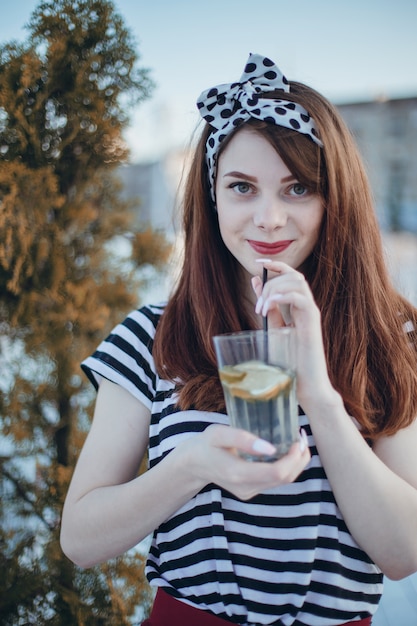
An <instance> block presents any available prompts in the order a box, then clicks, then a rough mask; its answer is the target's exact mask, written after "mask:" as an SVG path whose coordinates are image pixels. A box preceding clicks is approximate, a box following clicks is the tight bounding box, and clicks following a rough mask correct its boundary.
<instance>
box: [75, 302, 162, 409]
mask: <svg viewBox="0 0 417 626" xmlns="http://www.w3.org/2000/svg"><path fill="white" fill-rule="evenodd" d="M163 310H164V307H163V305H158V306H145V307H142V308H140V309H138V310H136V311H132V312H131V313H130V314H129V315H128V316H127V317H126V319H125V320H124V321H123V322H122V323H121V324H118V325H117V326H116V327H115V328H114V329H113V330H112V332H111V333H110V335H109V336H108V337H107V338H106V339H105V340H104V341H102V342H101V344H100V345H99V346H98V348H97V350H96V351H95V352H94V353H93V354H92V355H91V356H89V357H88V358H86V359H85V360H84V361H83V362H82V363H81V368H82V370H83V371H84V373H85V374H86V375H87V376H88V378H89V379H90V381H91V382H92V383H93V385H94V387H95V388H96V389H98V387H99V385H100V382H101V381H102V379H103V378H106V379H107V380H110V381H111V382H114V383H116V384H118V385H120V386H121V387H123V388H124V389H126V390H127V391H129V392H130V393H131V394H132V395H133V396H134V397H135V398H137V399H138V400H139V401H140V402H142V404H143V405H144V406H146V408H148V409H150V408H151V406H152V402H153V398H154V396H155V390H156V386H157V378H158V375H157V372H156V368H155V364H154V360H153V357H152V347H153V341H154V337H155V330H156V326H157V324H158V321H159V319H160V317H161V315H162V313H163Z"/></svg>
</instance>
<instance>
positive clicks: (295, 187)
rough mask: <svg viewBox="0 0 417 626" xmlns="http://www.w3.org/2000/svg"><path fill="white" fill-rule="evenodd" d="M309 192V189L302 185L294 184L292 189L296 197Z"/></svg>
mask: <svg viewBox="0 0 417 626" xmlns="http://www.w3.org/2000/svg"><path fill="white" fill-rule="evenodd" d="M307 192H308V190H307V187H305V186H304V185H303V184H301V183H294V185H293V186H292V187H291V193H292V195H294V196H304V195H305V194H306V193H307Z"/></svg>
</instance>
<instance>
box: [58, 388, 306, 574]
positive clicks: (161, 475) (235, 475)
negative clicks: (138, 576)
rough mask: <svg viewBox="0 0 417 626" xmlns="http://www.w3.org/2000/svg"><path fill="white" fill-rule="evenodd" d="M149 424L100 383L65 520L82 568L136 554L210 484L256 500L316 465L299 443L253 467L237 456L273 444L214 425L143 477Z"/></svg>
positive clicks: (123, 395)
mask: <svg viewBox="0 0 417 626" xmlns="http://www.w3.org/2000/svg"><path fill="white" fill-rule="evenodd" d="M179 415H180V414H179ZM149 419H150V415H149V411H148V410H147V409H146V408H145V407H144V405H142V404H141V403H140V402H139V401H138V400H136V399H135V398H134V397H133V396H132V395H131V394H130V393H129V392H127V391H125V390H124V389H123V388H121V387H120V386H118V385H115V384H114V383H111V382H109V381H107V380H104V381H103V382H102V383H101V385H100V389H99V392H98V397H97V404H96V409H95V414H94V419H93V424H92V427H91V430H90V433H89V435H88V437H87V439H86V442H85V444H84V447H83V449H82V452H81V455H80V458H79V460H78V463H77V466H76V469H75V471H74V475H73V478H72V481H71V485H70V488H69V490H68V495H67V498H66V502H65V506H64V510H63V516H62V526H61V545H62V548H63V550H64V552H65V553H66V555H67V556H68V557H69V558H70V559H71V560H72V561H74V562H75V563H77V564H78V565H80V566H81V567H89V566H91V565H94V564H96V563H99V562H102V561H104V560H107V559H109V558H112V557H115V556H118V555H120V554H122V553H123V552H125V551H126V550H128V549H130V548H131V547H133V546H135V545H136V544H137V543H139V541H141V540H142V539H143V538H145V537H146V536H147V535H148V534H149V533H150V532H152V531H153V530H154V529H155V528H157V527H158V526H159V525H160V524H161V523H162V522H163V521H165V520H166V519H168V518H169V517H170V516H171V515H173V514H174V513H175V512H176V511H177V510H178V509H179V508H180V507H181V506H183V505H184V504H185V503H186V502H188V500H190V498H192V497H193V496H194V495H195V494H196V493H198V491H200V490H201V489H202V488H203V487H204V486H205V485H207V484H209V483H215V484H218V485H220V486H221V487H223V488H224V489H227V490H228V491H230V492H232V493H234V494H235V495H237V496H238V497H240V498H242V499H249V498H251V497H253V496H254V495H255V494H257V493H259V492H260V491H262V490H264V489H267V488H269V487H272V486H274V485H276V484H281V483H284V482H290V481H292V480H294V479H295V478H296V477H297V476H298V474H299V473H300V472H301V471H302V470H303V469H304V467H305V466H306V465H307V463H308V461H309V459H310V455H309V451H308V448H305V447H303V446H300V445H299V444H298V443H297V444H294V445H293V446H292V448H291V450H290V453H289V454H288V455H287V456H286V457H285V458H283V459H281V460H279V461H277V462H276V463H248V462H246V461H244V460H242V459H240V458H239V457H238V456H237V455H236V453H235V450H236V449H237V448H239V449H242V450H245V451H246V452H252V453H253V452H258V453H259V454H262V453H271V451H272V450H271V449H270V447H271V444H268V443H267V442H264V441H262V440H258V439H256V437H255V436H254V435H251V434H250V433H247V432H245V431H242V430H238V429H234V428H230V427H228V426H222V425H213V426H209V427H208V428H207V429H206V430H205V431H204V432H203V433H200V434H196V435H192V436H190V438H189V439H188V440H186V441H184V442H182V443H181V444H179V445H178V447H176V448H175V449H174V450H173V451H172V452H170V453H169V454H168V455H167V456H166V457H165V458H164V459H163V460H162V461H160V462H159V463H158V464H157V465H156V466H155V467H153V468H152V469H150V470H148V471H147V472H145V473H144V474H142V475H140V476H137V472H138V468H139V465H140V462H141V459H142V458H143V455H144V453H145V450H146V447H147V445H148V429H149ZM265 446H266V447H265ZM268 446H269V447H268Z"/></svg>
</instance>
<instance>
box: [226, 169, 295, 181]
mask: <svg viewBox="0 0 417 626" xmlns="http://www.w3.org/2000/svg"><path fill="white" fill-rule="evenodd" d="M226 176H231V177H233V178H244V179H245V180H249V181H250V182H253V183H257V182H258V179H257V177H256V176H250V175H249V174H245V173H243V172H236V171H233V172H227V173H226V174H223V178H226ZM290 180H296V178H295V176H293V175H292V174H290V175H289V176H284V178H281V183H288V182H289V181H290Z"/></svg>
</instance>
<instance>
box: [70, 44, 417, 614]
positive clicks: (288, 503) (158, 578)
mask: <svg viewBox="0 0 417 626" xmlns="http://www.w3.org/2000/svg"><path fill="white" fill-rule="evenodd" d="M198 106H199V109H200V112H201V115H202V116H203V117H204V118H205V120H206V124H205V127H204V130H203V132H202V135H201V139H200V142H199V143H198V145H197V147H196V150H195V156H194V159H193V162H192V165H191V168H190V172H189V176H188V183H187V186H186V190H185V197H184V221H183V225H184V233H185V251H184V263H183V269H182V273H181V277H180V280H179V283H178V285H177V286H176V288H175V290H174V292H173V294H172V295H171V297H170V299H169V301H168V303H167V304H166V305H160V306H146V307H143V308H141V309H140V310H138V311H135V312H133V313H131V314H130V315H129V316H128V318H127V319H126V320H125V321H124V322H123V323H122V324H120V325H119V326H117V327H116V328H115V329H114V331H113V332H112V333H111V335H110V336H109V337H108V338H107V339H106V340H105V341H104V342H103V343H102V344H101V345H100V346H99V348H98V350H97V351H96V352H95V354H94V355H93V356H91V357H89V358H87V359H86V361H85V362H84V363H83V368H84V370H85V371H86V373H87V374H88V376H89V377H90V378H91V380H92V381H93V383H94V384H95V386H96V387H99V391H98V397H97V406H96V411H95V416H94V420H93V423H92V427H91V431H90V433H89V435H88V438H87V440H86V443H85V446H84V448H83V450H82V452H81V455H80V458H79V461H78V464H77V467H76V470H75V473H74V476H73V479H72V483H71V486H70V489H69V492H68V496H67V500H66V504H65V507H64V513H63V519H62V546H63V549H64V551H65V552H66V554H67V555H68V556H69V558H71V559H72V560H73V561H75V562H76V563H78V564H79V565H81V566H83V567H88V566H91V565H93V564H95V563H98V562H100V561H103V560H106V559H109V558H111V557H114V556H116V555H119V554H121V553H123V552H124V551H125V550H128V549H129V548H131V547H132V546H134V545H136V544H137V543H138V542H139V541H140V540H141V539H143V538H144V537H146V536H147V535H148V534H149V533H153V541H152V546H151V549H150V554H149V558H148V564H147V576H148V579H149V581H150V582H151V584H152V585H155V586H156V587H157V588H158V593H157V595H156V600H155V605H154V608H153V611H152V614H151V617H150V619H149V620H147V621H146V622H145V623H146V624H149V625H151V626H162V625H168V624H169V625H170V626H173V625H176V624H178V625H179V624H180V625H181V626H187V625H198V626H204V625H213V626H215V625H216V624H218V625H219V626H220V624H228V623H232V624H240V625H242V626H243V625H244V626H249V625H255V624H256V625H259V624H262V625H264V624H275V625H278V624H279V625H285V626H337V625H341V624H351V623H353V624H357V625H365V624H370V622H371V616H372V615H373V613H374V612H375V611H376V608H377V606H378V601H379V599H380V596H381V593H382V578H383V574H385V575H387V576H388V577H390V578H394V579H398V578H401V577H404V576H407V575H408V574H411V573H412V572H414V571H416V570H417V542H416V531H417V455H416V454H415V450H416V447H417V422H416V420H415V418H416V416H417V367H416V366H417V350H416V335H415V328H416V327H417V311H416V309H415V308H413V307H412V306H411V304H409V303H408V302H407V301H406V300H404V298H402V297H401V296H400V295H399V294H398V293H397V292H396V291H395V290H394V288H393V287H392V285H391V283H390V280H389V278H388V275H387V270H386V267H385V264H384V258H383V251H382V247H381V241H380V235H379V232H378V227H377V222H376V218H375V213H374V209H373V206H372V201H371V195H370V191H369V186H368V182H367V180H366V176H365V174H364V170H363V166H362V164H361V161H360V158H359V157H358V153H357V150H356V148H355V146H354V144H353V141H352V138H351V137H350V135H349V133H348V131H347V130H346V128H345V126H344V124H343V122H342V120H341V119H340V117H339V115H338V113H337V111H336V110H335V108H334V107H333V106H332V105H331V104H330V103H329V102H328V101H327V100H326V99H324V98H323V97H322V96H321V95H319V94H318V93H317V92H315V91H314V90H312V89H310V88H308V87H307V86H305V85H303V84H300V83H296V82H291V83H288V81H287V80H286V79H285V77H284V76H283V75H282V74H281V72H280V71H279V69H278V68H277V67H276V66H275V65H274V64H273V63H272V61H270V60H269V59H265V58H263V57H262V56H259V55H251V56H250V58H249V61H248V63H247V65H246V68H245V72H244V74H243V76H242V78H241V79H240V81H239V82H238V83H233V84H231V85H220V86H218V87H216V88H213V89H210V90H208V91H206V92H204V93H203V94H202V95H201V96H200V99H199V102H198ZM264 267H267V269H268V276H269V280H268V282H267V283H266V284H265V286H263V285H262V280H261V276H262V272H263V268H264ZM263 316H268V324H269V326H270V327H274V326H282V325H284V324H285V322H286V321H287V323H288V319H289V323H290V324H291V325H293V326H294V328H295V331H296V334H297V340H298V354H297V395H298V401H299V406H300V410H299V413H300V416H299V420H300V442H299V443H296V444H294V445H293V446H292V448H291V449H290V452H289V453H288V454H287V455H286V456H285V457H284V458H282V459H280V460H278V461H276V462H274V463H261V462H259V463H250V462H247V461H245V460H243V459H241V458H240V457H239V456H238V454H237V450H244V451H248V452H251V453H253V452H255V453H259V454H261V453H264V452H266V453H268V452H271V444H269V443H268V442H266V441H263V440H259V439H256V437H254V436H253V435H251V434H250V433H248V432H245V431H242V430H237V429H234V428H232V427H230V426H229V425H228V418H227V415H226V414H225V407H224V399H223V394H222V389H221V386H220V382H219V378H218V374H217V368H216V360H215V356H214V350H213V345H212V337H213V336H214V335H216V334H220V333H225V332H230V331H238V330H243V329H255V328H262V318H263ZM147 449H148V453H149V470H148V471H147V472H146V473H145V474H142V475H140V476H137V471H138V467H139V464H140V461H141V459H142V457H143V455H144V454H145V452H146V450H147Z"/></svg>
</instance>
